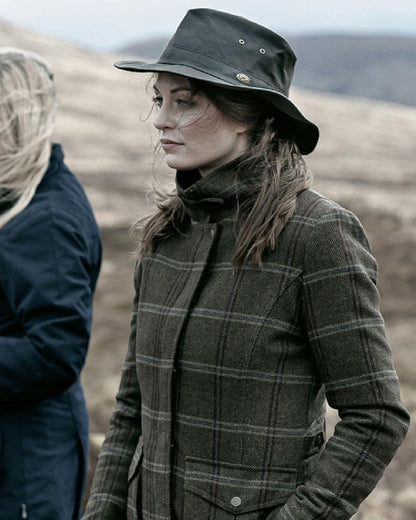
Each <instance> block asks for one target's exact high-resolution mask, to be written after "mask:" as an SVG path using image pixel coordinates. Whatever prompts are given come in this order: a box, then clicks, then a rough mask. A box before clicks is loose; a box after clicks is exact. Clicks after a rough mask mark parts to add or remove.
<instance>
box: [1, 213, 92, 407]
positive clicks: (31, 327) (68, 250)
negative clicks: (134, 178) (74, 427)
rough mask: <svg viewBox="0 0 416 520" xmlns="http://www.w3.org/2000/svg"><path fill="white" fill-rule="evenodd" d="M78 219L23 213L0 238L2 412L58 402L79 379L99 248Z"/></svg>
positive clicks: (59, 215)
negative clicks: (42, 401) (25, 404)
mask: <svg viewBox="0 0 416 520" xmlns="http://www.w3.org/2000/svg"><path fill="white" fill-rule="evenodd" d="M78 218H80V216H79V215H78ZM76 219H77V216H70V215H66V214H61V213H59V212H58V213H53V212H50V211H48V210H46V209H42V210H40V211H37V212H34V211H30V210H29V211H28V212H26V213H25V218H22V217H16V219H15V220H14V221H12V222H11V223H10V225H9V226H8V227H7V229H6V228H5V229H3V230H2V233H3V236H2V239H1V248H2V250H1V252H0V301H1V302H2V305H4V306H3V307H2V308H3V311H4V312H3V313H2V314H3V315H2V317H1V318H2V320H3V323H2V330H6V331H7V333H4V334H1V335H0V406H12V405H13V404H14V403H17V402H20V403H21V402H31V401H35V400H39V399H44V398H48V397H50V396H53V395H56V394H58V393H61V392H63V391H64V390H65V389H67V388H68V387H69V386H70V385H71V384H72V383H73V382H74V381H75V380H76V379H77V378H78V377H79V375H80V372H81V369H82V367H83V364H84V361H85V356H86V353H87V348H88V342H89V337H90V328H91V316H92V298H93V291H94V288H95V281H96V278H97V276H98V271H99V265H100V261H101V241H100V237H99V234H98V230H97V229H96V227H94V229H93V228H92V226H90V228H91V234H89V235H87V232H86V231H85V230H84V229H81V227H82V223H80V222H78V221H77V220H76ZM81 222H82V221H81ZM91 222H92V221H91ZM93 232H94V233H93ZM8 319H9V324H7V323H5V321H7V320H8Z"/></svg>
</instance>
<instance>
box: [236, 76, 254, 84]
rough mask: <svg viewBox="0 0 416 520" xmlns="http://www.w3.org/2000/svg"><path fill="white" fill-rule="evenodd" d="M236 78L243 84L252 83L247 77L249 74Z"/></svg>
mask: <svg viewBox="0 0 416 520" xmlns="http://www.w3.org/2000/svg"><path fill="white" fill-rule="evenodd" d="M236 78H237V79H238V81H240V82H241V83H246V84H247V83H250V81H251V79H250V78H249V77H248V76H247V74H237V75H236Z"/></svg>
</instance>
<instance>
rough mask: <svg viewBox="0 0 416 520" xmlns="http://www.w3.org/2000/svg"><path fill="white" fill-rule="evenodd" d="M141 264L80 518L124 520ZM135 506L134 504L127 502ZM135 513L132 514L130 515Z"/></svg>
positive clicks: (137, 408)
mask: <svg viewBox="0 0 416 520" xmlns="http://www.w3.org/2000/svg"><path fill="white" fill-rule="evenodd" d="M139 272H140V264H139V265H138V266H137V267H136V273H135V286H136V295H135V298H134V304H133V312H132V316H131V324H130V325H131V326H130V338H129V345H128V351H127V355H126V359H125V362H124V366H123V371H122V376H121V381H120V386H119V390H118V392H117V396H116V407H115V409H114V412H113V415H112V417H111V420H110V426H109V428H108V430H107V433H106V436H105V440H104V443H103V446H102V448H101V451H100V455H99V458H98V463H97V467H96V470H95V474H94V480H93V483H92V487H91V492H90V496H89V500H88V503H87V506H86V509H85V513H84V516H83V520H125V519H126V514H127V507H128V499H127V496H128V473H129V468H130V465H131V464H132V461H133V459H134V457H133V455H134V452H135V449H136V447H137V445H138V441H139V438H140V435H141V422H140V417H141V395H140V389H139V383H138V380H137V374H136V331H137V324H136V322H137V306H138V299H139V289H138V279H139ZM130 506H131V507H133V508H134V509H135V506H136V504H130ZM133 517H134V515H133Z"/></svg>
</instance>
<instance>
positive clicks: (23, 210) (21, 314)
mask: <svg viewBox="0 0 416 520" xmlns="http://www.w3.org/2000/svg"><path fill="white" fill-rule="evenodd" d="M55 106H56V95H55V86H54V81H53V75H52V72H51V70H50V68H49V66H48V65H47V63H46V62H45V61H44V60H43V59H42V58H41V57H40V56H38V55H36V54H34V53H31V52H27V51H24V50H20V49H13V48H0V519H1V520H10V519H12V518H15V519H17V518H28V519H29V520H47V519H48V520H49V519H50V520H52V519H53V520H75V519H78V518H79V516H80V507H81V497H82V492H83V487H84V480H85V472H86V468H87V458H88V418H87V411H86V407H85V402H84V396H83V392H82V388H81V384H80V372H81V369H82V366H83V363H84V360H85V356H86V353H87V347H88V342H89V336H90V327H91V313H92V297H93V292H94V288H95V284H96V281H97V277H98V272H99V268H100V262H101V240H100V236H99V232H98V228H97V225H96V222H95V220H94V216H93V214H92V211H91V207H90V205H89V203H88V201H87V198H86V196H85V194H84V191H83V189H82V187H81V186H80V184H79V182H78V181H77V180H76V178H75V177H74V175H73V174H72V173H71V172H70V171H69V170H68V168H67V167H66V166H65V164H64V162H63V153H62V150H61V147H60V146H59V145H58V144H53V145H51V134H52V129H53V121H54V117H55Z"/></svg>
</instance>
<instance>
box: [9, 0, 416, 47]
mask: <svg viewBox="0 0 416 520" xmlns="http://www.w3.org/2000/svg"><path fill="white" fill-rule="evenodd" d="M194 7H211V8H214V9H220V10H223V11H228V12H231V13H234V14H240V15H241V16H245V17H247V18H250V19H251V20H253V21H255V22H258V23H260V24H262V25H266V26H268V27H270V28H271V29H274V30H276V31H277V32H280V33H281V34H282V35H283V36H285V35H287V34H305V33H316V32H341V31H342V32H349V33H354V32H355V33H357V32H359V33H375V32H376V33H394V34H404V35H412V36H416V0H340V1H337V0H309V1H308V0H290V1H287V0H285V1H279V0H266V1H262V0H216V1H215V0H214V1H205V2H190V1H186V0H112V1H111V0H110V1H109V0H0V18H2V19H4V20H6V21H11V22H14V23H17V24H19V25H23V26H27V27H31V28H34V29H37V30H40V31H41V32H44V33H48V34H51V35H55V36H59V37H61V38H64V39H67V40H70V41H73V42H77V43H81V44H84V45H87V46H90V47H95V48H98V49H112V48H116V47H118V46H120V45H123V44H125V43H128V42H130V41H134V40H137V39H141V38H147V37H151V36H154V35H171V34H172V33H173V32H174V30H175V28H176V26H177V25H178V23H179V22H180V20H181V19H182V18H183V16H184V14H185V12H186V11H187V10H188V9H191V8H194Z"/></svg>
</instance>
